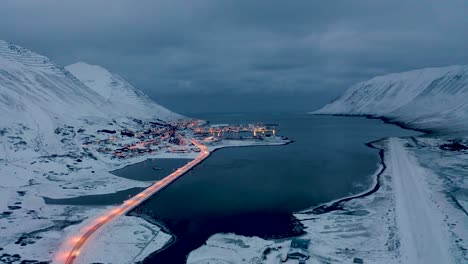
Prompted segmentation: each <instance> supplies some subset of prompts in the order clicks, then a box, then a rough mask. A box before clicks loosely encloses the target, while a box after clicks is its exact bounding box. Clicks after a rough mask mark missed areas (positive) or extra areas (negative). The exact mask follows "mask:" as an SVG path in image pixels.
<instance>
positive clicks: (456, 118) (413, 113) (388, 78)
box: [314, 65, 468, 132]
mask: <svg viewBox="0 0 468 264" xmlns="http://www.w3.org/2000/svg"><path fill="white" fill-rule="evenodd" d="M314 113H318V114H350V115H374V116H384V117H388V118H390V119H391V120H393V121H398V122H403V123H405V124H407V125H409V126H411V127H418V128H423V129H430V130H436V131H445V132H453V131H462V132H466V131H468V65H463V66H450V67H443V68H427V69H421V70H414V71H409V72H403V73H395V74H389V75H385V76H379V77H375V78H372V79H370V80H368V81H365V82H361V83H358V84H355V85H353V86H351V87H350V88H349V89H348V90H347V91H346V92H345V93H344V95H343V96H342V97H341V98H339V99H337V100H336V101H334V102H332V103H330V104H328V105H326V106H325V107H323V108H322V109H320V110H318V111H315V112H314Z"/></svg>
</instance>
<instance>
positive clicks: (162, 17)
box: [0, 0, 468, 114]
mask: <svg viewBox="0 0 468 264" xmlns="http://www.w3.org/2000/svg"><path fill="white" fill-rule="evenodd" d="M0 1H1V3H0V39H4V40H7V41H10V42H13V43H15V44H18V45H21V46H24V47H26V48H29V49H32V50H34V51H36V52H39V53H41V54H43V55H46V56H48V57H50V58H52V59H53V60H55V61H56V62H58V63H59V64H61V65H68V64H71V63H74V62H76V61H85V62H88V63H91V64H98V65H101V66H104V67H106V68H107V69H109V70H111V71H113V72H115V73H117V74H119V75H121V76H122V77H124V78H125V79H127V80H128V81H129V82H130V83H132V84H133V85H134V86H135V87H137V88H139V89H141V90H143V91H145V92H146V93H148V94H149V95H150V96H151V97H153V98H155V99H156V101H158V102H160V103H161V104H163V105H165V106H167V107H169V108H171V109H173V110H175V111H178V112H181V113H185V114H189V113H195V112H207V111H213V112H220V111H221V112H240V111H296V112H302V111H310V110H314V109H316V108H318V107H320V106H321V105H323V104H325V103H327V102H328V101H330V100H331V99H333V98H335V97H337V96H338V95H339V94H341V93H342V92H343V91H344V90H345V89H346V88H348V87H349V86H350V85H352V84H353V83H356V82H358V81H362V80H365V79H368V78H371V77H373V76H375V75H381V74H386V73H390V72H398V71H406V70H410V69H416V68H423V67H435V66H446V65H452V64H468V1H467V0H417V1H416V0H385V1H383V0H382V1H380V0H365V1H364V0H362V1H361V0H341V1H340V0H336V1H332V0H323V1H319V0H316V1H314V0H304V1H294V0H289V1H284V0H278V1H274V0H265V1H260V0H259V1H254V0H245V1H243V0H232V1H228V0H226V1H224V0H206V1H205V0H193V1H192V0H180V1H179V0H164V1H163V0H148V1H143V0H139V1H135V0H128V1H124V0H99V1H97V0H79V1H66V0H40V1H39V0H28V1H22V0H0Z"/></svg>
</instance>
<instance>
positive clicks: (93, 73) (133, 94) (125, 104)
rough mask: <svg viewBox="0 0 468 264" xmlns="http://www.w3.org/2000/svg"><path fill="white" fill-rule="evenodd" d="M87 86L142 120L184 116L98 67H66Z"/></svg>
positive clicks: (85, 64) (120, 110)
mask: <svg viewBox="0 0 468 264" xmlns="http://www.w3.org/2000/svg"><path fill="white" fill-rule="evenodd" d="M65 68H66V69H67V70H68V71H70V72H71V73H72V74H73V75H74V76H76V77H77V78H78V79H79V80H81V81H82V82H83V83H84V84H86V86H88V87H89V88H91V89H92V90H93V91H95V92H97V93H98V94H100V95H101V96H102V97H103V98H104V99H105V100H106V101H107V102H108V103H111V104H113V105H115V106H116V107H117V108H116V109H118V111H119V112H121V113H123V114H125V115H127V116H132V117H135V118H140V119H148V118H160V119H162V120H170V119H179V118H182V116H180V115H178V114H175V113H173V112H171V111H169V110H168V109H166V108H164V107H162V106H160V105H158V104H157V103H155V102H154V101H153V100H151V99H150V98H149V97H148V96H147V95H146V94H144V93H143V92H142V91H140V90H138V89H136V88H135V87H133V86H132V85H131V84H129V83H128V82H126V81H125V80H124V79H123V78H122V77H120V76H118V75H116V74H114V73H111V72H109V71H108V70H106V69H104V68H103V67H101V66H98V65H90V64H87V63H84V62H78V63H75V64H72V65H69V66H66V67H65Z"/></svg>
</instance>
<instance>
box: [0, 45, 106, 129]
mask: <svg viewBox="0 0 468 264" xmlns="http://www.w3.org/2000/svg"><path fill="white" fill-rule="evenodd" d="M105 105H106V102H105V100H104V99H103V98H102V97H101V96H99V95H98V94H97V93H96V92H94V91H93V90H91V89H89V88H88V87H87V86H86V85H84V84H83V83H82V82H80V81H79V80H78V79H76V78H75V77H74V76H73V75H72V74H70V73H69V72H68V71H67V70H65V69H64V68H62V67H59V66H57V65H55V64H54V63H53V62H52V61H51V60H50V59H48V58H47V57H44V56H42V55H39V54H36V53H34V52H32V51H29V50H27V49H25V48H21V47H18V46H15V45H13V44H11V43H8V42H5V41H2V40H0V111H2V121H6V120H8V119H9V120H14V121H18V120H23V121H24V119H36V120H41V116H44V115H45V116H48V117H49V118H77V117H79V116H87V115H96V116H103V114H102V112H105V109H106V106H105Z"/></svg>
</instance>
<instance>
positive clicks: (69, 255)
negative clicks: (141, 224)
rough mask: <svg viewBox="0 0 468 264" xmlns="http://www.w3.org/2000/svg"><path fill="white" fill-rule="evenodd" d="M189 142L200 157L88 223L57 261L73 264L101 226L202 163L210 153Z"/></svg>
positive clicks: (194, 141)
mask: <svg viewBox="0 0 468 264" xmlns="http://www.w3.org/2000/svg"><path fill="white" fill-rule="evenodd" d="M191 142H192V143H193V144H194V145H195V146H197V147H198V148H199V149H200V155H198V156H197V157H196V158H195V159H194V160H192V161H190V162H189V163H187V164H185V165H184V166H182V167H180V168H179V169H177V170H176V171H174V172H173V173H171V174H170V175H169V176H167V177H165V178H164V179H162V180H160V181H158V182H156V183H154V184H153V185H151V186H150V187H148V188H146V189H145V190H144V191H142V192H141V193H139V194H137V195H135V196H133V197H132V198H130V199H128V200H126V201H125V202H124V203H123V204H121V205H120V206H118V207H117V208H114V209H112V210H111V211H109V212H107V213H105V214H104V215H103V216H100V217H99V218H97V219H96V220H95V221H94V222H92V223H90V224H89V225H88V226H86V227H84V228H82V229H81V230H82V232H83V233H82V234H80V235H78V236H76V237H73V238H72V239H71V240H70V241H67V242H68V243H72V245H73V247H72V248H71V250H70V251H68V252H66V253H61V254H59V255H58V256H57V260H58V262H60V263H65V264H72V263H75V261H76V260H77V258H78V257H79V255H80V251H81V250H82V248H83V247H84V245H85V243H86V242H87V241H88V240H89V239H90V238H91V237H92V235H93V234H94V233H96V231H98V230H99V228H101V227H102V226H104V225H106V224H108V223H109V222H111V221H112V220H114V219H116V218H117V217H119V216H121V215H124V214H126V213H128V212H129V211H131V210H132V209H134V208H135V207H136V206H138V205H139V204H141V203H142V202H144V201H145V200H147V199H148V198H150V197H151V196H152V195H154V194H155V193H157V192H159V191H160V190H162V189H163V188H164V187H166V186H167V185H169V184H170V183H172V182H173V181H175V180H176V179H177V178H179V177H180V176H182V175H183V174H184V173H186V172H187V171H189V170H190V169H192V168H193V167H195V166H196V165H197V164H199V163H200V162H202V161H203V160H204V159H206V158H207V157H208V156H209V155H210V152H209V151H208V149H207V148H206V146H204V145H202V144H200V143H199V142H197V141H196V140H191Z"/></svg>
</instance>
